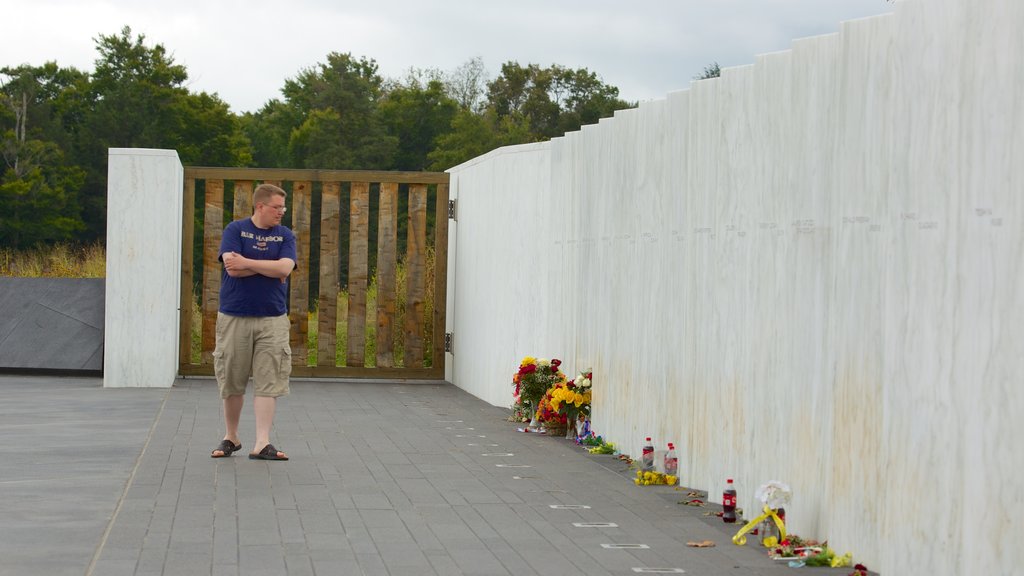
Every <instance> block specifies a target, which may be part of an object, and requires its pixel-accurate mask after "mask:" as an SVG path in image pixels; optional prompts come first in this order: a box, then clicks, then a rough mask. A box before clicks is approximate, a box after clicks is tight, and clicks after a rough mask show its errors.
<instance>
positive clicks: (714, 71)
mask: <svg viewBox="0 0 1024 576" xmlns="http://www.w3.org/2000/svg"><path fill="white" fill-rule="evenodd" d="M721 75H722V69H721V68H719V66H718V62H712V63H711V64H708V65H707V66H705V67H704V70H703V71H702V72H701V73H700V74H697V75H696V76H694V77H693V79H694V80H707V79H708V78H718V77H719V76H721Z"/></svg>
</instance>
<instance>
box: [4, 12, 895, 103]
mask: <svg viewBox="0 0 1024 576" xmlns="http://www.w3.org/2000/svg"><path fill="white" fill-rule="evenodd" d="M892 9H893V6H892V4H889V3H888V2H887V1H886V0H703V1H699V2H698V1H696V0H647V1H633V2H626V1H622V0H619V1H617V2H613V1H611V0H516V1H514V2H512V1H497V0H434V1H432V2H431V1H417V0H364V1H361V2H350V1H342V0H333V1H332V0H291V1H283V0H276V1H270V0H175V1H163V2H153V1H151V0H0V14H3V15H4V21H5V24H4V26H3V30H2V31H0V67H3V66H16V65H19V64H31V65H35V66H38V65H41V64H43V63H44V62H47V61H51V60H55V61H56V62H57V63H58V64H59V65H61V66H73V67H75V68H78V69H80V70H85V71H92V69H93V63H94V61H95V59H96V57H97V52H96V43H95V41H94V39H95V38H97V37H98V36H99V35H101V34H103V35H108V36H109V35H114V34H117V33H118V32H119V31H120V30H121V28H122V27H123V26H126V25H127V26H130V27H131V29H132V32H133V34H143V35H145V37H146V43H147V45H149V46H153V45H155V44H157V43H159V44H163V45H164V47H165V48H166V49H167V50H168V51H169V52H170V53H171V54H173V56H174V59H175V61H176V62H177V63H178V64H184V65H185V66H186V68H187V69H188V74H189V88H190V89H191V90H192V91H195V92H198V91H205V92H210V93H217V94H219V95H220V97H221V98H222V99H223V100H224V101H226V102H227V103H228V104H230V105H231V108H232V110H233V111H235V112H248V111H255V110H257V109H259V108H260V107H261V106H262V105H263V104H264V103H266V102H267V101H268V100H270V99H272V98H278V97H279V96H280V89H281V87H282V86H283V85H284V81H285V79H287V78H293V77H295V75H296V74H297V73H298V72H299V71H300V70H302V69H304V68H308V67H310V66H314V65H316V64H318V63H320V62H324V61H326V55H327V54H328V53H330V52H342V53H344V52H349V53H351V54H352V55H353V56H356V57H360V56H365V57H367V58H372V59H374V60H376V61H377V64H378V65H379V66H380V72H381V74H382V75H383V76H385V77H393V78H399V77H402V76H404V75H405V72H406V71H407V70H408V69H409V68H410V67H416V68H437V69H441V70H444V71H449V70H453V69H455V68H456V67H458V66H459V65H461V64H463V63H465V62H466V61H467V60H469V59H471V58H473V57H480V58H482V59H483V62H484V64H485V66H486V67H487V69H488V72H489V74H490V77H491V78H492V79H493V78H494V77H495V76H496V75H497V73H498V71H499V69H500V67H501V64H502V63H504V62H508V61H516V62H519V63H520V64H522V65H526V64H531V63H532V64H539V65H540V66H542V67H546V66H550V65H552V64H559V65H561V66H565V67H568V68H587V69H588V70H590V71H591V72H595V73H597V74H598V75H599V76H600V77H601V78H602V79H603V80H604V82H605V83H607V84H610V85H612V86H616V87H618V88H619V90H620V96H621V97H622V98H623V99H625V100H630V101H638V100H640V101H642V100H651V99H657V98H663V97H664V96H665V95H666V94H667V93H669V92H672V91H675V90H680V89H685V88H687V87H689V84H690V81H691V79H692V78H693V76H694V75H696V74H699V73H700V72H701V71H702V70H703V69H704V67H705V66H707V65H709V64H711V63H712V62H718V63H719V64H720V65H721V66H722V67H723V68H724V67H727V66H736V65H743V64H750V63H752V62H753V61H754V56H755V55H757V54H762V53H765V52H774V51H777V50H785V49H787V48H789V47H790V43H791V41H792V40H793V39H794V38H802V37H806V36H815V35H818V34H828V33H832V32H837V31H838V29H839V23H840V22H841V21H843V20H850V19H855V18H863V17H867V16H874V15H877V14H883V13H886V12H890V11H892Z"/></svg>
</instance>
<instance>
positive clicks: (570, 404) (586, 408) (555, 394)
mask: <svg viewBox="0 0 1024 576" xmlns="http://www.w3.org/2000/svg"><path fill="white" fill-rule="evenodd" d="M592 375H593V373H592V372H591V371H590V370H586V371H584V372H580V373H579V374H577V375H576V378H573V379H572V380H571V381H569V382H566V383H565V384H564V385H562V386H557V387H555V389H554V390H552V391H551V406H552V407H553V408H554V409H555V410H557V411H558V413H559V414H564V415H565V417H566V418H568V419H569V420H572V421H573V422H576V421H578V420H579V419H580V417H582V418H583V419H586V418H589V417H590V398H591V395H590V386H591V380H590V379H591V376H592Z"/></svg>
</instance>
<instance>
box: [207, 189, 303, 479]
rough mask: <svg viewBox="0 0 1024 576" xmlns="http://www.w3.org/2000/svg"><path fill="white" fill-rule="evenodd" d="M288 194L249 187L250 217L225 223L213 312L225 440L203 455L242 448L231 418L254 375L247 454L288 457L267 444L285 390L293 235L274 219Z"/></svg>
mask: <svg viewBox="0 0 1024 576" xmlns="http://www.w3.org/2000/svg"><path fill="white" fill-rule="evenodd" d="M286 196H287V194H286V193H285V191H284V190H282V189H281V188H279V187H277V186H274V185H273V184H261V185H259V186H257V187H256V190H255V191H254V192H253V195H252V200H253V215H252V217H251V218H244V219H242V220H235V221H234V222H232V223H230V224H228V225H227V227H226V228H224V236H223V238H222V239H221V243H220V260H221V261H222V262H223V263H224V273H223V276H222V278H221V285H220V310H219V311H218V313H217V345H216V348H215V350H214V351H213V369H214V372H215V373H216V375H217V384H218V386H219V387H220V397H221V399H223V401H224V427H225V428H226V432H225V434H224V439H223V440H222V441H221V443H220V444H219V445H218V446H217V447H216V448H215V449H214V450H213V452H212V453H211V454H210V456H212V457H214V458H223V457H225V456H230V455H231V454H233V453H234V452H237V451H238V450H241V449H242V444H241V442H240V440H239V437H238V421H239V419H240V418H241V415H242V405H243V404H244V402H245V389H246V385H247V384H248V382H249V377H250V375H251V376H252V379H253V394H254V399H253V409H254V411H255V413H256V443H255V444H253V450H252V452H250V453H249V458H252V459H254V460H287V459H288V456H287V455H285V453H284V452H281V451H280V450H278V449H277V448H275V447H274V446H273V444H271V443H270V429H271V427H272V426H273V424H274V412H275V410H276V409H277V398H278V396H284V395H286V394H288V392H289V385H288V376H289V375H290V374H291V365H292V362H291V356H292V351H291V346H290V345H289V342H288V331H289V326H290V323H289V321H288V275H289V274H291V272H292V270H294V269H295V261H296V256H295V235H294V234H293V233H292V231H291V230H289V229H288V228H287V227H285V226H282V225H281V218H282V217H284V213H285V205H284V201H285V197H286Z"/></svg>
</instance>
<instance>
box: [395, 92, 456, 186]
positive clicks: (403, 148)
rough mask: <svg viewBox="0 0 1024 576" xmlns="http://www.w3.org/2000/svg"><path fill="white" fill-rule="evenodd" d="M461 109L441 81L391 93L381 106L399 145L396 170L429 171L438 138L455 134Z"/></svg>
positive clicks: (396, 155)
mask: <svg viewBox="0 0 1024 576" xmlns="http://www.w3.org/2000/svg"><path fill="white" fill-rule="evenodd" d="M457 110H458V104H457V103H456V102H455V101H454V100H452V99H451V98H450V97H448V95H447V94H445V90H444V85H443V84H442V83H441V82H440V81H439V80H431V81H430V82H429V83H428V84H427V85H426V86H425V87H424V86H420V85H419V84H418V83H416V84H413V85H410V86H400V87H396V88H395V89H393V90H391V91H390V92H389V93H388V94H387V95H386V96H385V97H384V99H383V100H382V101H381V103H380V115H381V120H382V122H383V124H384V126H385V127H386V129H387V131H388V133H389V134H390V135H391V136H392V137H394V138H395V140H396V141H397V143H398V149H397V151H396V154H395V161H394V163H393V168H394V169H396V170H425V169H427V166H428V165H429V161H428V160H427V155H428V154H429V153H430V152H431V150H433V149H434V148H435V146H436V142H437V140H438V138H440V137H441V136H443V135H445V134H449V133H450V132H451V130H452V120H453V119H454V118H455V114H456V112H457Z"/></svg>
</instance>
